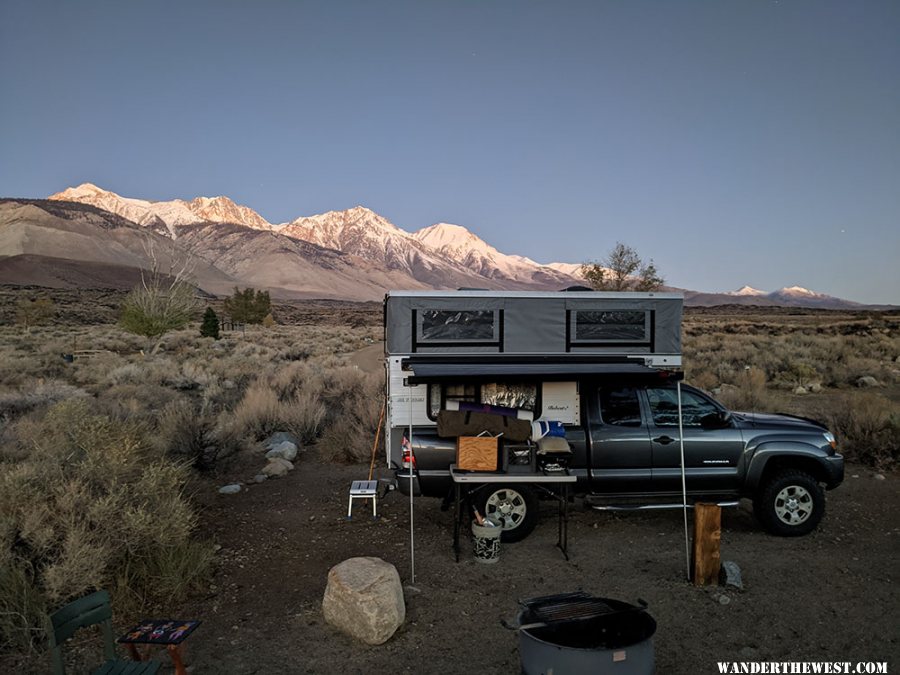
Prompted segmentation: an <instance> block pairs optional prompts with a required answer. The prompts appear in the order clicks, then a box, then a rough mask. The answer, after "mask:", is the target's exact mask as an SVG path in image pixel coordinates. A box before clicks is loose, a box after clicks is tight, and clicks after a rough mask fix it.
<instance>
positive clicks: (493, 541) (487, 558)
mask: <svg viewBox="0 0 900 675" xmlns="http://www.w3.org/2000/svg"><path fill="white" fill-rule="evenodd" d="M484 520H485V523H490V525H488V524H485V525H479V524H478V523H476V522H475V521H472V553H473V554H474V555H475V560H477V561H478V562H482V563H495V562H497V561H498V560H500V534H501V533H502V532H503V524H502V523H501V522H500V521H498V520H497V519H495V518H485V519H484Z"/></svg>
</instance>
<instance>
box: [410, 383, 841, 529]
mask: <svg viewBox="0 0 900 675" xmlns="http://www.w3.org/2000/svg"><path fill="white" fill-rule="evenodd" d="M579 389H580V392H581V397H580V398H581V406H582V409H581V415H580V422H581V423H580V424H578V425H567V426H566V440H567V441H568V443H569V445H570V447H571V448H572V450H573V455H572V457H571V460H570V461H569V464H568V470H569V472H570V473H571V474H574V475H575V476H577V480H578V482H577V483H576V492H577V493H579V494H583V495H585V497H586V498H587V499H588V500H589V502H590V503H593V504H596V505H597V506H599V507H601V508H603V507H611V508H617V507H618V508H663V507H666V506H676V505H678V506H680V504H681V488H682V484H681V463H680V459H681V457H680V444H679V443H678V413H677V411H678V408H677V392H676V388H675V386H672V385H665V386H658V387H653V386H623V385H605V384H603V383H592V382H591V381H590V380H586V381H582V382H580V387H579ZM473 394H476V395H477V393H476V392H473ZM682 429H683V431H684V459H685V479H686V485H687V494H688V499H689V502H693V501H709V500H712V501H715V502H719V503H721V502H726V503H727V502H732V501H735V500H738V499H740V498H742V497H746V498H750V499H752V500H753V507H754V512H755V514H756V516H757V518H758V519H759V521H760V522H761V523H762V525H763V526H764V527H765V528H766V530H768V531H769V532H771V533H772V534H776V535H781V536H796V535H803V534H807V533H808V532H810V531H812V530H813V529H815V527H816V526H817V525H818V524H819V522H820V521H821V520H822V517H823V515H824V514H825V490H826V489H828V490H830V489H832V488H835V487H837V486H838V485H840V483H841V481H842V480H843V477H844V460H843V457H842V456H841V455H840V454H838V453H837V452H836V450H835V448H836V444H835V439H834V436H833V435H832V434H831V433H830V432H829V431H828V430H827V429H826V428H825V427H824V426H822V425H821V424H819V423H818V422H814V421H812V420H807V419H803V418H800V417H794V416H790V415H769V414H759V413H745V412H731V411H729V410H726V409H725V408H724V407H723V406H722V405H721V404H720V403H718V402H717V401H715V400H714V399H712V398H710V397H709V396H707V395H706V394H705V393H703V392H702V391H699V390H697V389H695V388H693V387H690V386H687V385H683V386H682ZM413 446H414V448H413V449H414V454H415V458H416V471H415V474H416V476H417V481H416V482H417V485H415V486H414V489H417V490H418V491H419V492H420V493H421V494H422V495H427V496H433V497H442V498H445V499H446V498H447V496H448V495H449V493H450V490H451V488H452V483H451V480H450V476H449V467H450V465H451V464H452V463H453V462H454V461H455V458H456V446H455V442H454V441H453V439H447V438H440V437H438V436H437V435H436V434H435V433H428V432H426V431H424V430H423V431H422V432H421V433H419V434H418V435H417V436H414V442H413ZM405 472H408V468H407V469H402V468H400V467H397V473H398V478H399V479H400V480H398V483H399V485H400V487H401V489H404V488H406V489H407V490H408V487H409V481H408V480H403V477H404V474H405ZM405 491H406V490H405ZM474 499H475V503H476V505H477V506H478V508H479V509H480V510H481V511H482V512H483V513H486V514H489V515H497V516H500V517H501V518H502V520H503V522H504V535H503V536H504V540H507V541H517V540H519V539H522V538H523V537H525V536H527V535H528V534H529V533H530V532H531V531H532V530H533V529H534V527H535V525H536V524H537V499H538V492H537V491H536V490H534V489H532V488H530V487H529V486H527V485H522V484H520V483H516V484H509V485H502V484H501V485H495V484H492V485H488V486H484V487H481V488H479V489H478V492H477V494H476V495H474Z"/></svg>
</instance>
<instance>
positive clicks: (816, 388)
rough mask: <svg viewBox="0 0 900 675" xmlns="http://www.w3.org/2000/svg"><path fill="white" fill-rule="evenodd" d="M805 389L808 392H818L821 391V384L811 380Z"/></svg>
mask: <svg viewBox="0 0 900 675" xmlns="http://www.w3.org/2000/svg"><path fill="white" fill-rule="evenodd" d="M807 390H808V391H809V393H810V394H818V393H819V392H820V391H822V385H821V384H819V383H818V382H813V383H812V384H811V385H809V386H808V387H807Z"/></svg>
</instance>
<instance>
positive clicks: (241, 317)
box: [225, 287, 272, 323]
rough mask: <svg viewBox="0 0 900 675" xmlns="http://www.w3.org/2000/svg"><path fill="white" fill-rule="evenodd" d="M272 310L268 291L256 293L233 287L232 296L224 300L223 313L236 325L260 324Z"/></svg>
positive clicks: (250, 289) (255, 291)
mask: <svg viewBox="0 0 900 675" xmlns="http://www.w3.org/2000/svg"><path fill="white" fill-rule="evenodd" d="M271 310H272V300H271V298H269V291H257V290H254V289H252V288H247V289H244V290H243V291H242V290H240V289H239V288H237V287H235V289H234V294H233V295H232V296H231V297H230V298H225V311H226V312H228V315H229V316H230V317H231V319H232V321H236V322H238V323H262V322H263V319H265V318H266V315H267V314H269V312H271Z"/></svg>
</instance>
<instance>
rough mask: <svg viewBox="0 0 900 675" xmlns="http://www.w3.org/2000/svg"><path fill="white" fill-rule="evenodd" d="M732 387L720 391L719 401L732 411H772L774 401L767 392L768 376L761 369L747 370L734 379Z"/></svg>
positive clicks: (740, 372)
mask: <svg viewBox="0 0 900 675" xmlns="http://www.w3.org/2000/svg"><path fill="white" fill-rule="evenodd" d="M732 384H733V386H731V387H723V388H722V389H721V390H720V391H719V401H720V402H721V403H722V404H723V405H724V406H725V407H727V408H730V409H731V410H750V411H764V410H770V409H771V407H772V400H771V398H770V396H769V393H768V391H767V390H766V374H765V373H764V372H763V371H762V370H760V369H759V368H745V369H743V370H741V371H739V372H738V373H737V374H736V375H735V376H734V377H733V378H732Z"/></svg>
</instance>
